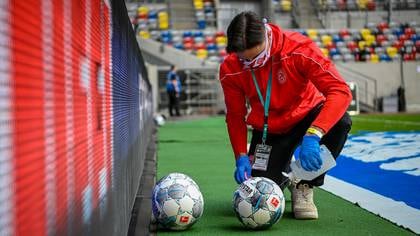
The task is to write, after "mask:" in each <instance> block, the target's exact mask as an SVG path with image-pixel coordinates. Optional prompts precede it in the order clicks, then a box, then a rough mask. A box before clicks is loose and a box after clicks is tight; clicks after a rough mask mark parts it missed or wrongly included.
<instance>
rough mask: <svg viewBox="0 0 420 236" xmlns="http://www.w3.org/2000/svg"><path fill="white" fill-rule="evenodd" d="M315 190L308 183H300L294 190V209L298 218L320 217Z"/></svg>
mask: <svg viewBox="0 0 420 236" xmlns="http://www.w3.org/2000/svg"><path fill="white" fill-rule="evenodd" d="M313 196H314V191H313V189H312V188H311V187H309V185H308V184H299V185H297V186H295V187H294V188H293V190H292V209H293V213H294V214H295V218H296V219H302V220H304V219H318V209H317V208H316V206H315V204H314V199H313Z"/></svg>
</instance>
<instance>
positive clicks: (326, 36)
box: [321, 35, 332, 45]
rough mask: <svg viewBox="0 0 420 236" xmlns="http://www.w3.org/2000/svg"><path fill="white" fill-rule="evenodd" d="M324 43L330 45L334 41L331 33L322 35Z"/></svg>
mask: <svg viewBox="0 0 420 236" xmlns="http://www.w3.org/2000/svg"><path fill="white" fill-rule="evenodd" d="M321 41H322V44H324V45H328V44H329V43H331V42H332V37H331V36H330V35H322V37H321Z"/></svg>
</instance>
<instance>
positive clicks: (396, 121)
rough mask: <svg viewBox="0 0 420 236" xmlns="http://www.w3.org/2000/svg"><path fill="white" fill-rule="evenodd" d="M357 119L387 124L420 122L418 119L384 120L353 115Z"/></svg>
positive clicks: (418, 123) (413, 123)
mask: <svg viewBox="0 0 420 236" xmlns="http://www.w3.org/2000/svg"><path fill="white" fill-rule="evenodd" d="M352 119H353V120H355V121H366V122H372V123H385V124H401V125H416V126H417V125H418V126H420V122H416V121H404V120H383V119H373V118H364V117H352Z"/></svg>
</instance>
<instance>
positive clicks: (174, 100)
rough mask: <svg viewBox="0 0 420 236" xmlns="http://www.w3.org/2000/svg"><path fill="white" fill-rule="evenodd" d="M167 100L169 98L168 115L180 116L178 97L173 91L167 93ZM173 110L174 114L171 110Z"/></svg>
mask: <svg viewBox="0 0 420 236" xmlns="http://www.w3.org/2000/svg"><path fill="white" fill-rule="evenodd" d="M168 98H169V106H168V108H169V115H170V116H174V115H176V116H180V113H179V97H178V96H177V94H176V92H175V91H168ZM174 109H175V114H174V112H173V110H174Z"/></svg>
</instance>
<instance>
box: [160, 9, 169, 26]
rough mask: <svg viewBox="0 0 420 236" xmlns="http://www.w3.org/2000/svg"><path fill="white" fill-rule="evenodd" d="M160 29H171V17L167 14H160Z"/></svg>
mask: <svg viewBox="0 0 420 236" xmlns="http://www.w3.org/2000/svg"><path fill="white" fill-rule="evenodd" d="M158 24H159V29H168V28H169V15H168V13H167V12H164V11H161V12H159V14H158Z"/></svg>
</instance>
